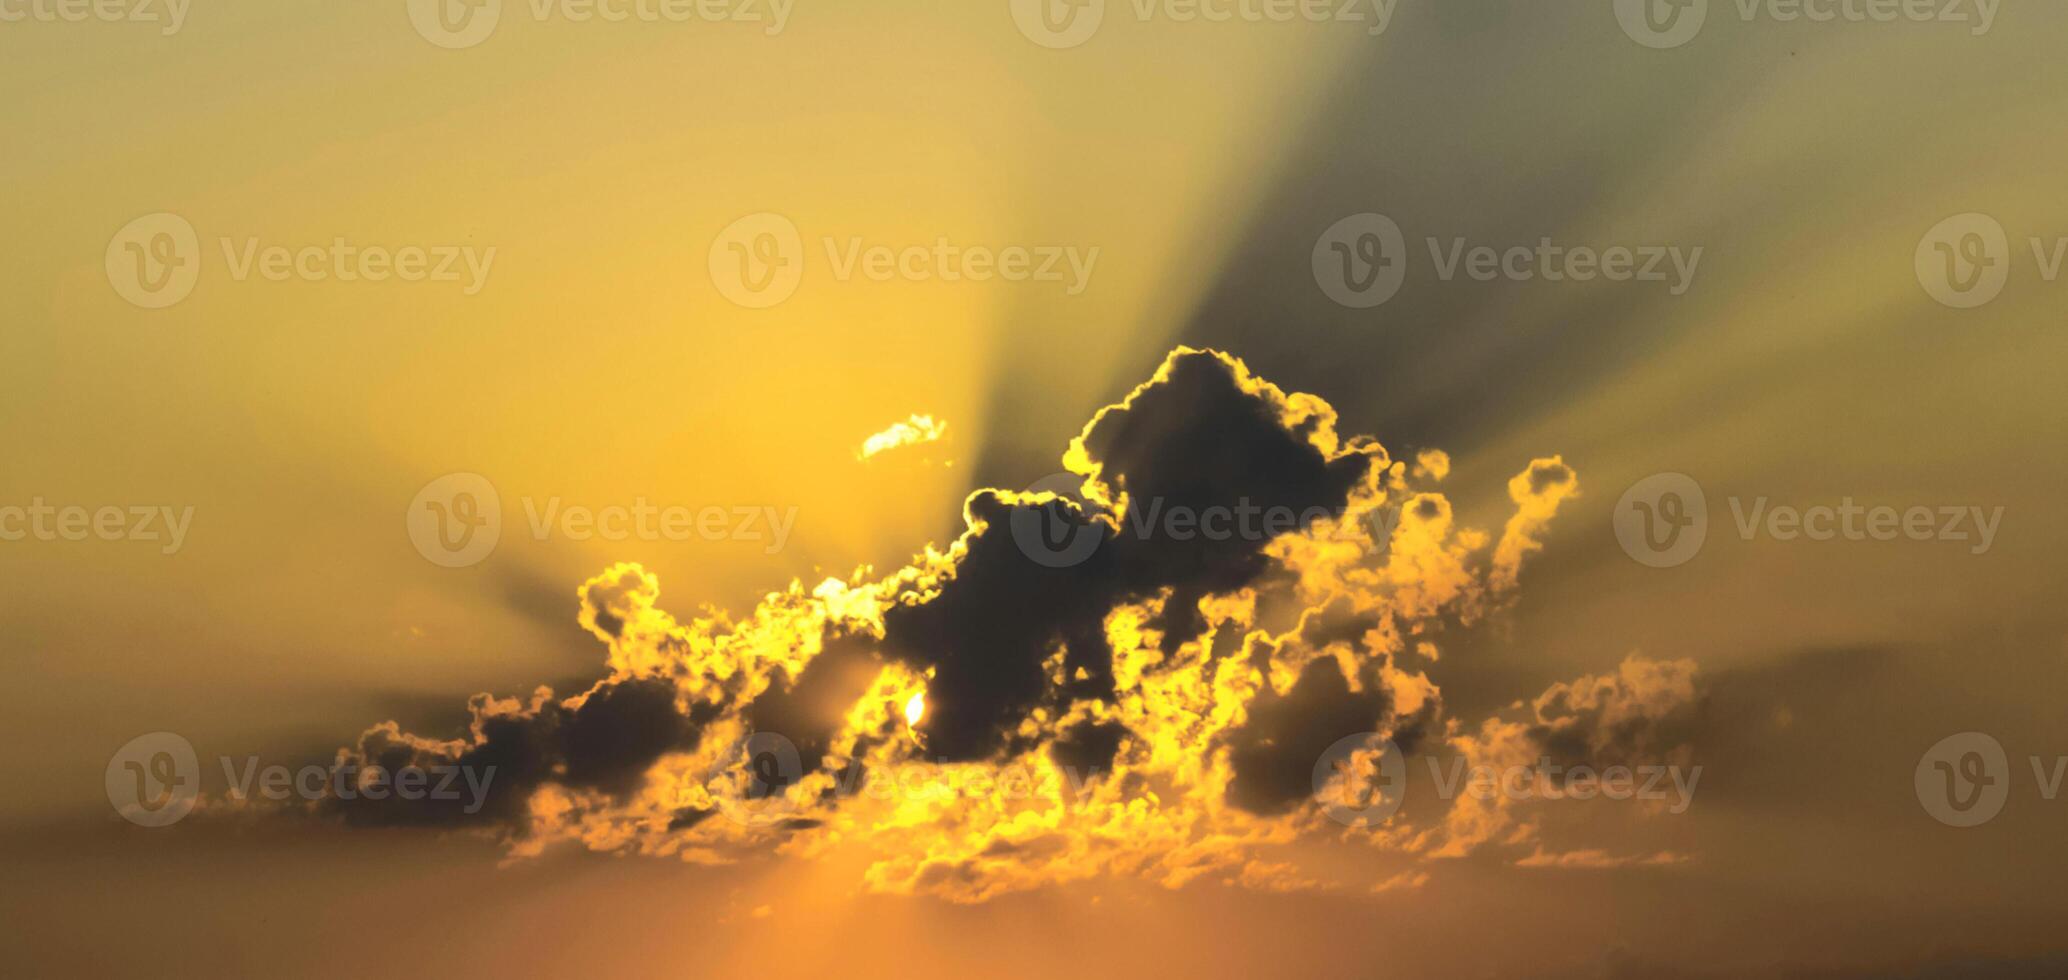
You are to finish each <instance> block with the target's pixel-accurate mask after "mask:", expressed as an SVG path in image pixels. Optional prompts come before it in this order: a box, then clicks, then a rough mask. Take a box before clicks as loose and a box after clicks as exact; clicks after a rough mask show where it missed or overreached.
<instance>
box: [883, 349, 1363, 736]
mask: <svg viewBox="0 0 2068 980" xmlns="http://www.w3.org/2000/svg"><path fill="white" fill-rule="evenodd" d="M1282 398H1283V396H1282V395H1279V394H1278V393H1277V392H1276V391H1275V390H1268V389H1266V388H1264V387H1263V386H1262V385H1260V384H1259V383H1257V382H1255V381H1254V380H1252V379H1248V378H1247V377H1246V376H1245V374H1244V372H1243V371H1242V370H1241V369H1240V368H1239V366H1238V365H1237V364H1236V363H1235V362H1234V361H1232V360H1231V359H1229V358H1228V357H1226V356H1225V355H1222V354H1219V353H1215V352H1211V351H1190V350H1181V351H1180V352H1178V353H1175V354H1173V355H1171V357H1170V359H1169V360H1168V361H1167V362H1166V364H1165V366H1164V369H1163V370H1162V371H1161V372H1159V373H1158V375H1157V377H1156V378H1155V379H1153V380H1152V381H1150V382H1149V383H1148V384H1145V385H1143V386H1142V387H1140V388H1138V389H1136V390H1135V392H1134V393H1133V394H1132V395H1130V396H1129V397H1128V398H1127V399H1126V400H1125V401H1124V402H1123V403H1122V404H1120V405H1116V406H1113V407H1111V408H1108V409H1106V410H1105V411H1103V412H1101V413H1100V414H1099V415H1098V417H1097V418H1096V419H1094V420H1093V422H1092V423H1091V425H1089V426H1088V427H1087V428H1086V430H1085V432H1084V435H1083V437H1082V440H1081V444H1082V448H1083V450H1084V454H1085V457H1086V459H1085V462H1086V463H1088V465H1089V466H1090V467H1091V469H1092V471H1093V472H1092V475H1091V476H1090V479H1091V480H1093V481H1095V482H1096V484H1097V486H1098V488H1099V489H1101V490H1102V491H1103V493H1102V496H1104V497H1105V498H1107V499H1113V500H1118V499H1120V495H1122V494H1125V495H1126V498H1127V500H1128V503H1129V507H1130V511H1129V513H1128V514H1127V515H1124V516H1121V517H1119V518H1118V519H1117V520H1116V519H1114V518H1113V517H1112V515H1099V514H1094V513H1090V512H1088V511H1087V509H1086V508H1085V507H1084V506H1080V505H1079V504H1078V503H1077V502H1075V501H1071V500H1068V499H1064V498H1050V499H1046V500H1040V501H1035V500H1027V499H1023V498H1017V497H1014V496H1013V495H1008V494H1001V493H999V492H997V491H991V490H982V491H978V492H977V493H975V494H973V495H971V497H970V499H969V501H968V503H967V505H966V510H967V516H968V518H969V521H970V524H971V526H972V528H974V529H975V530H974V531H973V533H972V534H971V535H969V536H968V537H967V539H966V541H967V547H968V550H967V554H966V556H965V557H964V558H963V559H962V561H961V562H960V564H958V565H957V567H956V570H955V577H954V579H953V580H951V581H950V582H948V583H947V584H946V585H945V586H944V587H943V588H942V589H941V591H940V594H939V595H938V596H936V597H934V598H932V599H931V600H930V601H927V602H925V603H921V604H914V605H909V606H903V607H900V608H898V609H895V610H893V611H892V612H891V613H890V614H889V615H887V616H886V617H885V625H886V628H887V631H888V646H889V649H890V650H891V651H892V652H893V654H894V655H896V656H899V657H903V658H905V659H907V660H909V661H911V662H914V663H916V664H920V665H923V666H928V667H932V668H934V671H935V673H934V677H933V679H932V681H931V682H930V683H929V685H928V692H929V693H928V702H927V703H928V709H927V717H926V719H925V721H924V722H923V724H922V726H921V729H922V731H923V732H924V733H925V734H926V737H927V748H928V749H929V750H930V751H931V752H933V753H935V754H937V755H939V756H941V757H944V758H947V759H954V760H969V759H979V758H985V757H988V756H992V755H995V754H997V753H998V752H1000V751H1002V750H1006V749H1008V748H1016V747H1019V746H1016V745H1014V739H1013V735H1012V733H1013V732H1014V731H1015V730H1017V728H1018V726H1019V724H1020V722H1021V720H1022V719H1024V718H1025V717H1026V715H1027V713H1028V712H1029V711H1031V710H1032V709H1033V708H1034V707H1036V706H1037V705H1039V704H1040V703H1042V701H1043V700H1044V698H1045V697H1048V696H1050V695H1051V694H1053V693H1055V692H1052V691H1051V687H1050V684H1049V683H1048V677H1047V674H1046V673H1045V671H1044V670H1043V662H1044V661H1045V660H1047V659H1048V658H1049V657H1050V656H1051V655H1052V654H1054V653H1056V652H1058V651H1061V652H1062V653H1063V655H1064V660H1063V667H1064V675H1065V677H1066V679H1067V680H1066V686H1067V688H1068V690H1067V692H1065V693H1066V694H1067V696H1070V697H1093V698H1096V697H1101V696H1104V695H1105V694H1107V693H1110V681H1109V680H1108V678H1110V675H1111V670H1112V665H1111V659H1112V655H1111V652H1110V651H1109V650H1108V649H1107V648H1106V641H1105V637H1104V632H1103V628H1102V625H1101V624H1102V621H1103V619H1104V617H1105V615H1106V614H1107V613H1108V612H1110V611H1111V610H1112V609H1113V608H1114V607H1115V606H1117V605H1119V604H1122V603H1126V602H1135V601H1140V600H1142V599H1146V598H1149V597H1152V596H1155V595H1158V594H1159V593H1161V592H1163V591H1164V590H1169V591H1170V593H1171V598H1170V600H1169V601H1168V602H1166V603H1165V604H1164V611H1163V617H1162V620H1161V621H1160V622H1159V623H1158V624H1156V625H1157V626H1158V627H1159V628H1161V629H1164V630H1165V631H1166V645H1167V646H1168V647H1174V646H1175V645H1176V644H1178V643H1182V642H1184V641H1185V640H1189V639H1193V638H1195V637H1197V636H1198V635H1200V633H1201V632H1202V631H1203V630H1204V628H1205V625H1206V624H1205V622H1204V620H1203V618H1202V617H1201V616H1200V615H1199V613H1198V609H1197V604H1198V601H1199V599H1200V598H1202V597H1204V596H1206V595H1209V594H1212V593H1216V592H1227V591H1232V590H1235V589H1240V588H1242V587H1243V586H1245V585H1248V584H1250V583H1252V582H1254V581H1255V580H1257V579H1258V577H1259V576H1261V575H1262V574H1263V573H1264V572H1265V570H1266V569H1267V567H1268V564H1269V563H1268V560H1267V558H1266V556H1265V555H1264V546H1265V545H1266V544H1267V543H1268V539H1267V537H1266V536H1265V535H1263V534H1255V533H1251V534H1241V533H1227V534H1201V533H1197V532H1196V531H1194V530H1191V527H1192V526H1196V525H1187V526H1186V527H1185V528H1184V529H1182V530H1180V531H1178V532H1177V533H1166V528H1167V527H1168V525H1167V524H1166V522H1165V518H1166V517H1167V516H1168V515H1172V514H1189V515H1194V518H1193V519H1194V520H1195V521H1196V517H1197V515H1204V514H1208V513H1222V514H1229V515H1233V514H1235V513H1238V512H1245V511H1246V512H1254V513H1262V512H1267V511H1273V510H1276V511H1280V512H1284V513H1286V514H1288V515H1290V516H1292V517H1294V518H1296V519H1297V520H1298V524H1297V525H1295V526H1298V527H1304V526H1305V525H1306V524H1307V523H1309V522H1311V520H1312V519H1313V518H1314V517H1316V516H1322V515H1333V514H1338V513H1340V512H1341V511H1342V510H1343V508H1344V507H1345V505H1346V504H1347V503H1348V501H1349V499H1350V494H1351V491H1352V490H1353V489H1354V488H1355V487H1357V486H1358V485H1359V483H1360V482H1361V481H1363V480H1365V479H1366V478H1367V477H1368V475H1369V474H1370V473H1371V472H1372V468H1373V467H1374V465H1376V464H1377V462H1378V461H1379V460H1380V459H1382V455H1381V454H1380V451H1379V450H1378V449H1377V447H1376V446H1370V445H1361V446H1359V447H1357V448H1355V449H1351V450H1345V451H1342V452H1338V453H1336V454H1335V455H1333V456H1331V455H1330V454H1328V453H1325V452H1323V450H1322V449H1321V448H1320V447H1318V446H1317V445H1316V434H1317V431H1316V430H1317V427H1319V426H1321V425H1324V424H1326V422H1325V421H1324V420H1323V419H1321V418H1319V417H1316V416H1311V415H1310V416H1308V417H1306V418H1305V419H1304V420H1303V421H1301V422H1298V423H1294V424H1289V423H1288V422H1287V421H1286V418H1285V416H1286V409H1285V406H1284V404H1283V402H1282ZM1016 513H1019V514H1022V515H1031V516H1032V517H1033V518H1034V521H1035V523H1034V525H1033V526H1036V527H1042V528H1047V529H1048V530H1049V532H1050V533H1051V535H1052V536H1053V537H1052V540H1054V541H1065V540H1069V539H1070V538H1069V537H1068V536H1069V535H1072V534H1079V533H1082V534H1094V535H1097V536H1098V543H1099V546H1098V547H1097V548H1096V549H1095V550H1094V551H1092V552H1091V554H1090V555H1089V556H1088V557H1086V558H1085V559H1084V560H1083V561H1082V562H1081V563H1079V564H1075V565H1070V566H1066V567H1050V566H1048V565H1046V564H1043V563H1042V562H1039V561H1036V560H1035V559H1034V558H1033V557H1030V556H1029V555H1028V554H1027V553H1026V552H1025V551H1023V550H1022V548H1021V547H1020V542H1018V541H1017V540H1016V539H1015V536H1014V534H1015V532H1014V527H1013V519H1014V517H1015V514H1016ZM1024 519H1025V517H1024V516H1023V520H1024ZM1256 525H1257V526H1259V527H1261V526H1262V524H1261V522H1260V521H1258V522H1256ZM1109 757H1110V756H1109Z"/></svg>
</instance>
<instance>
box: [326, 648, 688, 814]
mask: <svg viewBox="0 0 2068 980" xmlns="http://www.w3.org/2000/svg"><path fill="white" fill-rule="evenodd" d="M468 709H469V711H470V712H471V714H472V717H473V721H472V724H471V725H470V726H469V734H468V737H467V738H464V739H459V740H455V741H433V740H430V739H424V738H420V737H417V736H413V735H407V734H404V733H403V732H402V731H401V729H400V726H397V725H396V724H394V723H393V722H389V723H386V724H383V725H379V726H375V727H374V728H372V729H369V730H368V731H367V732H366V733H365V734H364V735H362V736H360V739H359V744H358V746H357V747H356V748H354V749H349V750H346V751H344V752H342V753H340V757H339V760H338V763H339V766H340V767H341V768H342V769H343V770H344V772H345V773H347V774H348V776H350V777H352V778H362V777H363V776H364V775H365V774H370V773H372V772H373V771H374V770H376V769H378V770H379V771H380V772H383V773H390V774H392V773H395V772H398V771H401V770H404V769H422V770H426V771H428V772H431V773H432V774H433V775H434V776H437V775H440V774H442V773H443V772H445V771H447V770H458V771H459V772H461V773H464V774H467V775H466V777H463V778H461V779H460V780H459V781H458V782H457V783H455V784H454V785H455V786H457V785H466V784H468V779H469V778H471V779H472V780H473V781H475V782H478V783H479V784H480V785H483V786H485V787H486V793H485V795H484V796H483V797H482V798H481V799H480V800H479V801H476V800H474V799H473V798H472V795H471V794H468V793H458V794H455V795H450V796H443V795H440V794H425V795H424V796H423V797H421V798H415V799H404V798H402V797H401V796H399V795H397V794H394V793H383V794H380V796H381V798H375V797H374V796H370V795H368V794H366V793H363V792H356V791H353V790H352V789H351V783H349V782H348V783H347V784H346V788H345V789H344V790H338V789H337V788H336V782H335V781H333V783H332V787H333V789H332V792H331V793H330V794H328V795H326V796H325V798H324V799H323V800H322V801H321V802H320V804H319V809H320V810H321V811H323V812H326V813H331V814H335V815H337V816H339V817H341V818H343V819H344V820H345V821H346V822H347V823H351V824H355V825H366V826H386V825H395V826H457V825H463V824H490V823H514V822H516V821H518V820H520V819H521V818H522V816H523V815H524V812H525V804H526V803H527V802H528V801H529V800H530V798H531V794H532V793H533V792H534V791H535V790H537V789H538V787H539V786H540V785H541V784H543V783H545V782H547V781H549V780H550V781H554V782H558V783H562V784H564V785H568V786H573V787H579V788H584V789H592V790H596V791H598V792H602V793H607V794H609V795H612V796H615V797H619V798H622V797H625V796H628V795H630V794H632V793H633V792H636V791H637V790H638V789H639V786H640V784H641V782H642V779H643V777H644V776H645V774H646V771H647V770H648V769H649V768H651V767H652V765H653V763H654V762H655V760H657V759H659V758H660V756H661V754H662V753H664V752H667V751H669V750H672V749H679V748H686V747H689V746H692V745H694V744H695V741H696V737H697V734H698V730H699V726H700V725H701V724H702V723H703V722H705V721H708V720H709V718H710V716H711V714H713V713H714V711H715V709H713V708H712V707H711V706H709V705H699V706H698V708H697V709H695V710H693V711H691V712H688V713H684V712H683V711H681V710H680V708H679V706H678V703H677V697H676V692H675V687H674V685H673V684H672V683H670V682H667V681H663V680H651V679H647V680H641V679H627V680H621V681H615V682H609V683H604V684H599V685H597V686H596V687H595V688H593V689H591V690H590V692H589V693H588V695H587V696H586V697H585V698H583V699H582V700H581V703H580V704H579V705H578V706H576V707H573V708H569V707H567V705H566V703H565V702H562V701H559V700H556V699H554V698H553V697H552V695H551V692H550V691H548V690H545V689H541V690H540V692H539V693H538V694H537V695H535V696H534V697H533V699H532V701H531V703H530V704H519V703H518V702H516V701H514V700H502V701H498V700H496V699H493V698H490V697H489V696H488V695H485V694H480V695H475V696H474V698H473V699H472V700H471V701H469V702H468ZM390 778H391V777H390ZM477 803H478V805H477Z"/></svg>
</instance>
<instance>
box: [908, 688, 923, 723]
mask: <svg viewBox="0 0 2068 980" xmlns="http://www.w3.org/2000/svg"><path fill="white" fill-rule="evenodd" d="M925 714H926V692H925V691H921V692H919V693H918V694H914V695H912V700H910V701H907V702H905V724H907V725H918V724H919V719H920V717H921V716H923V715H925Z"/></svg>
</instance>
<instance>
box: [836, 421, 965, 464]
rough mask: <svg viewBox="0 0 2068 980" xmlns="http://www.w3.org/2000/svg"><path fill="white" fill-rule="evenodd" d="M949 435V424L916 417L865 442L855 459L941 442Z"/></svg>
mask: <svg viewBox="0 0 2068 980" xmlns="http://www.w3.org/2000/svg"><path fill="white" fill-rule="evenodd" d="M947 434H948V423H946V422H943V421H941V420H939V419H936V418H934V417H933V416H931V415H914V416H911V417H909V418H907V419H905V420H904V421H903V422H897V423H894V424H892V425H891V427H890V428H888V429H885V430H883V431H882V432H878V433H876V434H875V435H873V436H870V437H869V438H868V439H865V440H863V442H862V448H860V449H857V450H855V458H856V459H859V460H869V459H874V458H875V457H877V456H880V455H882V454H884V453H887V452H890V451H891V450H893V449H901V448H904V447H906V446H918V445H924V444H926V443H929V442H939V441H941V437H942V436H944V435H947Z"/></svg>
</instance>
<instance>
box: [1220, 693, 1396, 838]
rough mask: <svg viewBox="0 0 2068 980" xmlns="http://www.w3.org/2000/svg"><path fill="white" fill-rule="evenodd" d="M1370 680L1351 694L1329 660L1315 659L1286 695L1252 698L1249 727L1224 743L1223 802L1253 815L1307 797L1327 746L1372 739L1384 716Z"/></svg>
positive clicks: (1382, 696)
mask: <svg viewBox="0 0 2068 980" xmlns="http://www.w3.org/2000/svg"><path fill="white" fill-rule="evenodd" d="M1377 680H1378V678H1377V677H1376V676H1370V677H1366V678H1364V684H1363V687H1364V690H1362V691H1352V690H1351V689H1350V683H1349V681H1348V680H1347V679H1346V678H1344V676H1343V671H1342V668H1341V667H1340V666H1338V665H1337V663H1336V661H1335V660H1334V658H1330V657H1322V658H1319V659H1317V660H1314V661H1313V662H1311V663H1309V664H1308V665H1307V667H1306V669H1305V670H1303V671H1301V672H1300V677H1299V680H1298V681H1296V682H1294V684H1293V686H1292V690H1290V691H1287V692H1286V693H1285V694H1283V695H1280V694H1278V693H1276V692H1274V691H1271V690H1268V689H1267V690H1265V691H1262V692H1260V693H1258V695H1257V697H1256V700H1254V701H1252V702H1250V706H1249V722H1248V724H1245V725H1243V726H1242V727H1241V728H1238V729H1236V730H1235V731H1234V732H1233V733H1232V734H1231V736H1230V738H1229V755H1228V761H1229V762H1230V763H1231V764H1232V765H1233V767H1234V770H1235V778H1234V780H1233V781H1232V782H1230V783H1229V784H1228V800H1229V802H1231V803H1234V804H1235V805H1236V806H1239V807H1242V808H1243V809H1245V810H1249V811H1251V812H1253V813H1281V812H1284V811H1286V810H1288V809H1291V808H1292V807H1293V806H1295V805H1297V804H1298V803H1299V802H1300V801H1302V800H1304V799H1306V798H1307V797H1308V796H1310V795H1312V794H1313V792H1314V763H1315V762H1316V760H1319V759H1320V758H1321V757H1322V756H1323V755H1324V754H1325V753H1327V751H1328V748H1329V746H1331V745H1334V744H1335V743H1336V742H1337V741H1338V740H1340V739H1343V738H1346V737H1348V736H1351V735H1362V734H1365V733H1368V732H1374V731H1378V730H1379V728H1378V726H1379V723H1380V722H1381V721H1383V720H1384V719H1385V718H1386V716H1387V714H1388V713H1389V711H1390V710H1391V704H1390V699H1389V697H1388V696H1387V693H1386V688H1384V687H1382V686H1380V685H1379V684H1378V683H1377Z"/></svg>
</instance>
